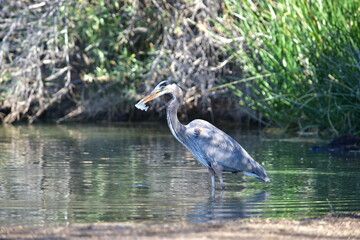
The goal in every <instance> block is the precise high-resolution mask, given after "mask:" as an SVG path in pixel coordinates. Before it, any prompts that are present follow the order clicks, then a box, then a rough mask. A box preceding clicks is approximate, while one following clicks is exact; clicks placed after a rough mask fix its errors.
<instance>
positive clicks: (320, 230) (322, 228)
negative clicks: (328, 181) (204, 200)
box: [0, 213, 360, 240]
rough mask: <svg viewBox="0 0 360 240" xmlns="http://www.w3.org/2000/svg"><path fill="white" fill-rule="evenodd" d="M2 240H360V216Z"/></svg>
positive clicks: (17, 234)
mask: <svg viewBox="0 0 360 240" xmlns="http://www.w3.org/2000/svg"><path fill="white" fill-rule="evenodd" d="M0 238H1V239H144V240H145V239H186V240H189V239H222V240H224V239H360V213H357V214H351V215H338V216H328V217H324V218H319V219H306V220H263V219H255V220H237V221H230V222H213V223H206V224H189V223H173V224H150V225H148V224H123V223H94V224H74V225H70V226H67V227H31V228H28V227H0Z"/></svg>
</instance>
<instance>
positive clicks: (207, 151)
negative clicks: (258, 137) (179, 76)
mask: <svg viewBox="0 0 360 240" xmlns="http://www.w3.org/2000/svg"><path fill="white" fill-rule="evenodd" d="M164 94H171V95H172V100H171V101H170V103H169V104H168V107H167V115H166V116H167V122H168V125H169V128H170V130H171V133H172V134H173V135H174V137H175V138H176V139H177V140H178V141H179V142H180V143H182V144H183V145H184V146H185V147H186V148H187V149H188V150H189V151H190V152H191V153H192V154H193V155H194V156H195V158H196V159H197V160H198V161H199V162H200V163H201V164H202V165H203V166H204V167H206V168H207V169H208V170H209V173H210V176H211V185H212V188H213V189H215V175H217V176H218V177H219V179H220V184H221V187H222V188H223V189H224V188H225V185H224V181H223V178H222V172H223V171H226V172H232V173H238V172H243V173H244V174H245V175H248V176H252V177H256V178H258V179H260V180H262V181H263V182H270V178H269V175H268V174H267V173H266V171H265V169H264V168H263V167H262V166H261V165H260V164H259V163H257V162H256V161H255V160H254V159H253V158H252V157H251V156H250V155H249V154H248V153H247V152H246V151H245V149H244V148H243V147H241V146H240V144H239V143H238V142H236V141H235V140H234V139H233V138H232V137H230V136H229V135H227V134H226V133H224V132H223V131H221V130H220V129H218V128H217V127H215V126H214V125H212V124H211V123H209V122H206V121H204V120H201V119H196V120H193V121H191V122H190V123H189V124H187V125H183V124H181V123H180V121H179V120H178V118H177V111H178V108H179V106H180V104H181V103H182V101H183V92H182V90H181V88H180V87H179V86H178V85H177V84H176V83H174V82H171V81H163V82H161V83H159V84H158V85H157V86H156V87H155V89H154V90H153V91H152V92H151V93H150V94H149V95H148V96H146V97H144V98H143V99H141V100H140V101H139V102H138V103H137V104H136V105H135V106H136V107H137V108H138V109H141V110H145V111H146V110H147V109H148V106H146V105H145V103H147V102H149V101H151V100H153V99H155V98H157V97H160V96H162V95H164Z"/></svg>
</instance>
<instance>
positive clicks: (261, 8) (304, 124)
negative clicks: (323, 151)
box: [216, 0, 360, 134]
mask: <svg viewBox="0 0 360 240" xmlns="http://www.w3.org/2000/svg"><path fill="white" fill-rule="evenodd" d="M225 5H226V11H225V14H224V16H223V18H222V19H218V20H217V23H218V24H217V25H216V28H217V29H216V31H217V32H221V34H223V35H225V36H226V37H227V38H230V39H232V40H233V41H232V42H231V43H230V44H229V45H228V47H227V50H228V52H229V53H230V54H231V55H232V56H234V59H235V61H234V62H233V64H234V65H236V66H238V68H239V72H241V75H240V76H236V78H238V79H236V80H233V82H234V84H233V85H232V89H233V91H234V93H235V94H236V95H238V96H239V97H240V99H241V101H240V104H241V105H246V106H248V107H250V108H251V109H252V110H255V111H256V112H260V113H262V114H263V116H265V118H266V119H267V121H268V124H272V125H273V124H276V125H278V126H280V127H285V128H288V129H296V130H301V131H314V130H319V131H323V132H327V133H330V134H341V133H344V132H352V133H356V134H359V133H360V120H359V119H360V51H359V46H360V41H359V36H360V30H359V21H358V20H359V6H360V1H358V0H349V1H340V0H333V1H295V0H279V1H269V0H266V1H258V2H257V3H254V2H253V1H250V0H247V1H236V0H226V1H225ZM239 39H240V40H239ZM235 83H236V85H235ZM227 86H229V84H228V85H227ZM245 90H246V91H245Z"/></svg>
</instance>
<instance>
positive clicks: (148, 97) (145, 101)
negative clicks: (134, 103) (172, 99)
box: [138, 90, 160, 104]
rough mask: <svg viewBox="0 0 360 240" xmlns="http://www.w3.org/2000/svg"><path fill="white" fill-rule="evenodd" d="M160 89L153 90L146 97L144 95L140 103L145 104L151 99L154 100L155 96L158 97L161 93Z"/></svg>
mask: <svg viewBox="0 0 360 240" xmlns="http://www.w3.org/2000/svg"><path fill="white" fill-rule="evenodd" d="M159 93H160V91H159V90H155V91H152V92H151V93H150V94H149V95H147V96H146V97H144V98H143V99H141V100H140V101H139V102H138V104H139V103H140V104H145V103H147V102H149V101H151V100H153V99H154V98H157V97H158V95H159Z"/></svg>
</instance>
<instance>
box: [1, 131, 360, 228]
mask: <svg viewBox="0 0 360 240" xmlns="http://www.w3.org/2000/svg"><path fill="white" fill-rule="evenodd" d="M138 125H139V124H138ZM226 132H228V133H229V134H230V135H232V136H233V137H234V138H235V139H236V140H238V141H239V142H240V143H241V144H242V145H243V146H244V147H245V148H246V149H247V150H248V152H249V153H250V154H251V155H252V156H253V157H254V158H255V159H256V160H257V161H259V162H261V163H262V164H263V166H264V167H265V168H266V169H267V170H268V172H269V174H270V176H271V180H272V182H271V183H270V184H265V183H262V182H260V181H258V180H257V179H255V178H250V177H245V176H243V175H242V174H237V175H234V174H225V176H224V179H225V183H226V184H227V189H226V190H225V191H220V190H217V192H216V193H215V197H212V194H211V183H210V178H209V175H208V172H207V170H206V169H204V168H203V167H201V166H200V164H198V163H197V162H196V160H195V159H194V158H193V157H192V155H191V154H190V153H189V152H188V151H186V150H185V149H184V148H183V147H182V146H181V145H180V144H179V143H178V142H177V141H176V140H175V139H174V138H173V136H172V135H171V134H170V131H169V130H168V128H167V126H165V125H140V126H135V125H116V126H114V125H111V126H109V125H96V126H94V125H71V126H67V125H63V126H7V125H5V126H3V127H1V128H0V226H11V225H27V226H29V225H30V226H35V225H36V226H37V225H40V226H41V225H59V224H68V223H83V222H115V221H119V222H140V221H141V222H142V221H150V222H164V221H166V222H168V221H189V222H204V221H209V220H216V219H235V218H248V217H274V218H278V217H286V218H304V217H312V216H316V215H321V214H327V213H329V212H331V211H335V212H353V211H360V156H359V154H355V153H353V154H349V155H347V156H345V157H343V156H334V155H331V154H329V153H326V152H321V153H313V152H311V151H310V150H309V147H310V146H312V145H314V144H316V143H313V142H311V141H309V139H289V138H287V139H286V138H285V139H284V138H279V137H273V136H268V135H265V134H263V133H261V132H247V131H240V130H236V129H232V128H227V129H226ZM217 181H218V180H217Z"/></svg>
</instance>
